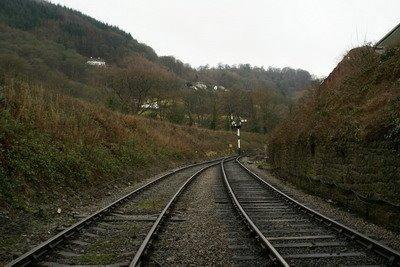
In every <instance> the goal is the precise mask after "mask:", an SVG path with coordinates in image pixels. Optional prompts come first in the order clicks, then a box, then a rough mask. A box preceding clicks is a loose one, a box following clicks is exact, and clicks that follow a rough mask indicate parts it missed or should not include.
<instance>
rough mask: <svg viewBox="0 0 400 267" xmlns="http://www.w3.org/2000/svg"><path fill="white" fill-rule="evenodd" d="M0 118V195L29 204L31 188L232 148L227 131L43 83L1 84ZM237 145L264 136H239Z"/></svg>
mask: <svg viewBox="0 0 400 267" xmlns="http://www.w3.org/2000/svg"><path fill="white" fill-rule="evenodd" d="M2 93H3V94H4V96H5V105H4V107H3V108H2V111H1V114H0V119H1V120H2V123H1V126H0V148H1V150H0V163H1V164H0V176H1V177H0V185H1V190H0V193H1V195H0V199H1V200H2V203H3V204H4V205H3V204H2V206H4V207H5V208H8V209H9V208H12V207H14V208H18V209H19V208H23V209H28V210H29V205H28V204H27V203H30V202H31V201H33V202H35V201H37V202H38V203H39V202H40V201H42V200H41V197H39V195H38V194H39V192H41V194H44V195H46V194H47V195H51V194H54V192H59V193H60V194H65V195H68V194H69V191H71V192H72V191H74V190H76V189H77V188H80V189H82V188H84V187H85V186H93V185H96V184H99V183H102V182H109V181H112V180H115V179H116V177H120V176H123V175H126V174H129V173H134V172H135V171H136V170H138V169H143V168H150V167H151V164H156V165H157V166H168V165H171V164H176V163H178V162H181V163H183V162H184V161H189V160H199V159H205V158H210V157H217V156H221V155H228V154H232V153H233V152H234V151H233V149H232V148H230V147H229V144H233V145H234V144H235V138H236V137H235V135H234V133H232V132H223V131H211V130H206V129H202V128H195V127H184V126H179V125H174V124H171V123H168V122H165V121H157V120H151V119H147V118H143V117H140V116H132V115H124V114H121V113H117V112H114V111H111V110H109V109H107V108H105V107H102V106H98V105H95V104H91V103H88V102H85V101H83V100H79V99H75V98H73V97H69V96H65V95H60V94H55V93H49V91H48V90H46V89H45V88H40V87H32V86H29V85H27V84H24V83H19V82H11V81H10V82H8V83H7V85H6V86H5V87H4V88H3V92H2ZM243 139H244V147H247V148H256V147H260V146H262V143H263V141H264V136H262V135H257V134H250V133H245V134H244V138H243Z"/></svg>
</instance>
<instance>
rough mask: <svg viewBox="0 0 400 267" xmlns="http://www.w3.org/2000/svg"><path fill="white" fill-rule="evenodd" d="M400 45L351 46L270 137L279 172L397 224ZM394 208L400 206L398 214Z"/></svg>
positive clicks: (272, 158)
mask: <svg viewBox="0 0 400 267" xmlns="http://www.w3.org/2000/svg"><path fill="white" fill-rule="evenodd" d="M399 78H400V49H399V47H395V48H393V49H390V50H388V51H386V52H385V53H384V54H382V55H379V54H377V53H376V52H375V51H374V49H373V48H372V47H361V48H356V49H353V50H351V51H350V52H349V53H348V54H347V55H346V56H345V57H344V59H343V60H342V62H341V63H340V64H339V65H338V67H337V68H336V69H335V71H334V72H333V73H332V74H331V75H330V77H329V78H328V79H327V80H326V81H325V82H324V83H323V84H322V85H321V86H319V87H316V88H314V90H312V91H309V92H308V94H307V96H305V97H304V98H303V99H302V100H301V102H300V103H299V105H298V106H297V108H296V109H295V111H294V112H293V113H292V115H291V116H290V118H289V119H288V120H286V121H285V122H284V123H282V124H281V125H280V126H279V127H278V128H277V129H276V130H275V131H274V132H273V134H272V135H271V136H270V140H269V153H270V158H271V162H272V165H273V167H275V168H276V171H277V172H278V173H280V174H281V176H282V177H286V178H287V179H292V181H293V182H295V183H297V184H299V185H301V186H303V187H304V188H308V189H309V190H311V191H314V192H319V193H321V194H323V195H324V196H325V197H327V198H331V199H333V200H334V201H335V202H338V203H340V204H341V205H345V206H347V207H351V208H353V209H355V210H358V211H359V212H361V213H363V214H365V215H366V216H369V217H371V218H372V219H374V220H375V221H377V222H380V223H384V224H388V225H390V226H392V227H395V228H397V229H399V227H400V225H399V221H400V220H399V214H398V212H397V211H398V209H399V204H400V190H399V188H400V176H399V169H398V167H399V166H400V157H399V154H400V119H399V118H400V83H399ZM396 210H397V211H396Z"/></svg>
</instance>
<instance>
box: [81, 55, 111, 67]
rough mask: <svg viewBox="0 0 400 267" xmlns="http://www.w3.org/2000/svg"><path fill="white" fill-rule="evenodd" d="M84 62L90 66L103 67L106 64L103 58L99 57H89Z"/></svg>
mask: <svg viewBox="0 0 400 267" xmlns="http://www.w3.org/2000/svg"><path fill="white" fill-rule="evenodd" d="M86 64H88V65H91V66H97V67H105V66H106V62H105V61H104V60H102V59H101V58H92V57H91V58H90V60H88V61H87V62H86Z"/></svg>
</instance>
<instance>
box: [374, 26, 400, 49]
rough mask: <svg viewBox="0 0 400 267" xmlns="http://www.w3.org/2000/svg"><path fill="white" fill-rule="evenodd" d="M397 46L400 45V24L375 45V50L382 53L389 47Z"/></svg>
mask: <svg viewBox="0 0 400 267" xmlns="http://www.w3.org/2000/svg"><path fill="white" fill-rule="evenodd" d="M395 45H400V24H398V25H397V26H396V27H394V29H393V30H391V31H390V32H388V33H387V34H386V35H385V36H384V37H383V38H382V39H381V40H379V41H378V42H377V43H376V45H375V49H376V50H377V51H378V52H380V51H383V50H385V48H387V47H391V46H395Z"/></svg>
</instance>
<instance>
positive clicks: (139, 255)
mask: <svg viewBox="0 0 400 267" xmlns="http://www.w3.org/2000/svg"><path fill="white" fill-rule="evenodd" d="M233 159H234V158H232V160H233ZM223 160H225V159H222V160H221V163H222V162H223ZM218 164H220V162H217V163H213V164H211V165H209V166H206V167H204V168H202V169H201V170H199V171H197V172H196V173H195V174H193V175H192V176H191V177H189V179H187V180H186V182H185V183H184V184H183V185H182V186H181V187H180V188H179V189H178V191H177V192H176V193H175V195H174V196H173V197H172V198H171V199H170V201H169V202H168V204H167V205H166V206H165V207H164V209H163V210H162V212H161V213H160V214H159V215H158V217H157V219H156V221H155V222H154V224H153V226H152V227H151V229H150V230H149V232H148V233H147V235H146V237H145V239H144V240H143V242H142V244H141V245H140V247H139V249H138V251H137V252H136V254H135V256H134V258H133V260H132V261H131V262H130V264H129V266H130V267H135V266H138V265H139V264H140V262H141V261H142V259H143V257H144V255H145V253H146V252H147V249H148V247H149V245H150V244H151V242H152V240H153V238H154V237H155V235H156V233H157V230H158V229H159V228H160V227H161V225H162V223H163V222H164V221H165V219H166V217H167V216H166V215H168V214H169V212H170V211H171V208H172V207H173V206H174V204H175V203H176V201H177V200H178V198H179V196H180V195H181V194H182V193H183V192H184V190H185V189H187V188H188V186H189V184H190V183H191V182H192V181H193V180H194V179H195V178H197V177H198V176H199V175H200V174H201V173H203V172H204V171H205V170H207V169H209V168H211V167H213V166H215V165H218Z"/></svg>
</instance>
